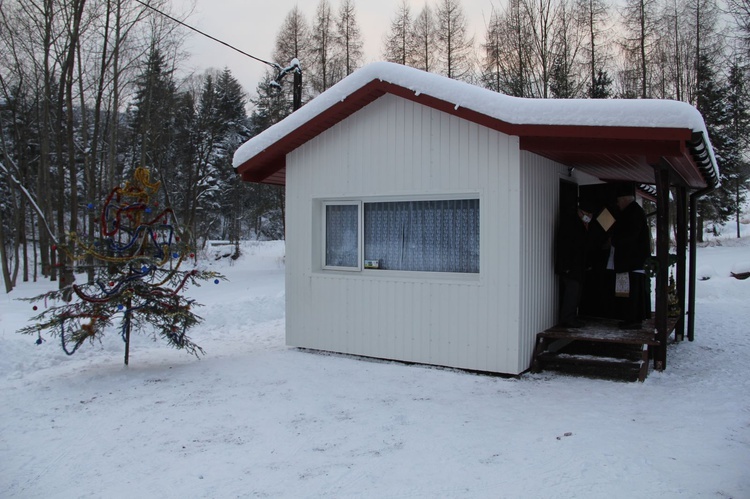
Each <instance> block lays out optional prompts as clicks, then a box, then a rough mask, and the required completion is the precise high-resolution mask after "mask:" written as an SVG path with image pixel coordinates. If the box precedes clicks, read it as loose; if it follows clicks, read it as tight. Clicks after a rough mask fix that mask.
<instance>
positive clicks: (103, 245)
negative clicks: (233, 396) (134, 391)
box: [19, 168, 224, 365]
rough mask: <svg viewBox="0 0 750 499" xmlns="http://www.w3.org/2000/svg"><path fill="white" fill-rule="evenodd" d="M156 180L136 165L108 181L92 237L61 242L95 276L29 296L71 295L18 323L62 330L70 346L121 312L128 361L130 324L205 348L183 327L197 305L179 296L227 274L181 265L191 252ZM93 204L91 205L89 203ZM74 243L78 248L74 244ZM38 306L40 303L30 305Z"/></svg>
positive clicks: (32, 329) (92, 336)
mask: <svg viewBox="0 0 750 499" xmlns="http://www.w3.org/2000/svg"><path fill="white" fill-rule="evenodd" d="M160 187H161V185H160V183H159V182H152V181H151V178H150V174H149V171H148V170H147V169H145V168H138V169H136V171H135V173H134V175H133V178H132V179H131V180H130V181H129V182H126V184H125V186H124V187H116V188H114V189H112V191H111V192H110V193H109V195H108V196H107V198H106V199H105V200H104V202H103V203H102V206H101V209H100V227H99V229H100V234H99V237H98V238H97V240H95V241H82V240H79V239H78V238H77V236H76V234H70V240H71V241H72V243H73V244H70V245H68V246H65V247H61V248H58V249H59V250H61V251H62V252H63V253H65V254H66V255H67V256H68V258H69V259H70V260H71V261H72V262H74V261H77V260H81V259H83V258H84V257H86V256H92V257H93V262H94V276H95V277H94V280H93V281H92V282H90V283H87V284H82V285H76V284H68V285H66V286H65V287H64V288H63V289H60V290H56V291H51V292H49V293H45V294H44V295H41V296H37V297H35V298H30V299H28V300H27V301H31V302H43V303H44V304H45V307H46V305H47V304H48V303H50V302H51V303H56V302H57V301H58V300H61V299H63V298H64V296H65V295H66V294H70V295H71V296H72V297H73V299H72V300H71V301H70V302H68V303H64V304H63V305H53V306H51V307H49V308H47V309H46V310H44V311H42V313H40V314H39V315H37V316H36V317H34V318H33V319H32V320H34V321H36V323H35V324H33V325H30V326H27V327H25V328H23V329H21V330H20V331H19V332H20V333H23V334H36V335H37V336H38V339H37V343H38V344H39V343H41V342H42V341H43V340H42V336H41V333H42V332H49V333H51V334H52V335H54V336H59V338H60V342H61V345H62V348H63V351H65V353H66V354H68V355H72V354H74V353H75V352H76V351H77V350H78V349H79V348H80V347H81V346H82V345H83V344H84V343H85V342H86V341H87V340H88V341H91V342H93V341H94V340H97V339H101V337H102V336H103V335H104V334H105V332H106V331H107V330H108V329H109V328H110V327H111V326H112V325H113V322H114V321H115V320H120V334H121V336H122V339H123V341H124V342H125V364H126V365H127V364H128V362H129V354H130V335H131V332H133V331H135V332H139V331H141V330H143V329H145V328H147V327H148V328H151V329H152V330H153V331H154V335H158V336H160V337H161V338H162V339H164V340H165V341H166V342H167V343H168V344H169V345H170V346H172V347H174V348H178V349H184V350H185V351H187V352H188V353H191V354H193V355H196V356H198V355H199V354H202V353H204V352H203V349H202V348H201V347H200V346H198V345H196V344H195V343H193V341H192V340H191V339H190V338H189V337H188V336H187V331H188V330H189V329H190V328H192V327H193V326H195V325H197V324H198V323H200V322H201V321H202V319H201V318H200V317H199V316H197V315H195V313H194V312H193V309H194V308H195V307H196V306H198V304H197V303H195V302H194V301H193V300H190V299H188V298H186V297H185V296H183V294H182V293H183V292H184V290H185V289H186V287H187V286H188V285H189V284H193V285H200V284H199V282H200V281H205V280H209V279H211V280H213V281H214V282H215V283H216V284H218V283H219V282H220V280H221V279H224V277H223V276H222V275H220V274H217V273H215V272H208V271H201V270H198V269H195V268H194V269H191V270H185V269H183V266H184V265H186V262H187V261H188V260H190V259H194V257H195V255H194V254H192V253H191V251H192V250H191V249H190V248H189V247H188V246H187V245H186V244H185V242H184V239H183V238H181V237H180V234H181V231H180V228H179V227H178V226H176V225H175V223H174V216H173V213H172V210H170V209H169V208H164V207H163V206H164V205H163V204H162V203H161V202H160V201H159V196H158V193H159V190H160ZM89 208H90V209H93V208H95V207H94V206H93V204H91V205H90V206H89ZM74 251H75V252H74ZM34 309H35V310H36V309H37V306H34Z"/></svg>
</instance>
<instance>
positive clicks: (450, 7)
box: [435, 0, 474, 80]
mask: <svg viewBox="0 0 750 499" xmlns="http://www.w3.org/2000/svg"><path fill="white" fill-rule="evenodd" d="M435 17H436V19H437V31H436V38H435V40H436V42H437V43H436V49H437V58H438V61H439V63H440V71H441V72H442V74H444V75H445V76H447V77H448V78H453V79H456V80H470V79H471V78H472V77H473V72H474V64H473V59H472V58H473V53H474V38H473V37H470V36H469V35H468V33H467V27H466V17H465V16H464V11H463V7H462V6H461V2H460V0H441V1H440V3H439V4H438V8H437V11H436V16H435Z"/></svg>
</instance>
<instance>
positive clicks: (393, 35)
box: [383, 0, 413, 66]
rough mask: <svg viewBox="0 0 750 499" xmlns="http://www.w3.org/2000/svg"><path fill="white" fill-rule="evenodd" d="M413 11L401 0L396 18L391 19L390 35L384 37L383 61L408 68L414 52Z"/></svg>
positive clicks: (405, 1)
mask: <svg viewBox="0 0 750 499" xmlns="http://www.w3.org/2000/svg"><path fill="white" fill-rule="evenodd" d="M412 22H413V21H412V18H411V9H410V7H409V3H408V2H407V0H401V3H400V4H399V6H398V10H397V11H396V14H395V16H394V17H393V19H391V26H390V28H389V30H388V33H386V35H385V36H384V37H383V59H385V60H386V61H389V62H396V63H398V64H402V65H404V66H406V65H407V64H408V63H409V60H410V59H411V56H410V54H411V53H412V52H413V49H412V45H413V40H412V38H411V37H410V36H409V34H410V32H411V30H412Z"/></svg>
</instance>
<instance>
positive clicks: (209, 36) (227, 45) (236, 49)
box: [135, 0, 282, 71]
mask: <svg viewBox="0 0 750 499" xmlns="http://www.w3.org/2000/svg"><path fill="white" fill-rule="evenodd" d="M135 1H136V2H138V3H139V4H141V5H143V6H144V7H146V8H147V9H151V10H153V11H154V12H156V13H158V14H161V15H162V16H164V17H166V18H167V19H170V20H172V21H174V22H176V23H177V24H179V25H181V26H185V27H186V28H188V29H191V30H193V31H195V32H196V33H198V34H199V35H202V36H205V37H206V38H210V39H211V40H213V41H215V42H218V43H221V44H222V45H224V46H226V47H229V48H230V49H232V50H234V51H237V52H239V53H240V54H242V55H244V56H247V57H249V58H251V59H255V60H256V61H258V62H262V63H263V64H268V65H269V66H271V67H272V68H274V69H275V70H277V71H279V70H281V69H282V68H281V66H279V65H278V64H276V63H273V62H268V61H264V60H263V59H261V58H260V57H255V56H254V55H252V54H248V53H247V52H245V51H243V50H240V49H238V48H237V47H234V46H232V45H230V44H228V43H227V42H225V41H223V40H219V39H218V38H216V37H215V36H211V35H209V34H208V33H204V32H203V31H201V30H199V29H198V28H194V27H192V26H190V25H189V24H187V23H185V22H183V21H180V20H179V19H176V18H174V17H172V16H170V15H169V14H167V13H166V12H163V11H161V10H159V9H157V8H156V7H154V6H152V5H149V4H147V3H145V2H142V1H141V0H135Z"/></svg>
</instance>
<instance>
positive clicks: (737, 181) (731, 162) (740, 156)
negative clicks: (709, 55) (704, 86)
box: [722, 60, 750, 238]
mask: <svg viewBox="0 0 750 499" xmlns="http://www.w3.org/2000/svg"><path fill="white" fill-rule="evenodd" d="M746 71H747V70H746V69H745V68H743V67H742V66H741V65H740V64H739V62H738V61H737V60H735V61H734V63H733V64H732V66H731V67H730V68H729V77H728V78H727V97H726V109H727V115H728V117H727V118H728V119H727V129H726V136H727V144H726V150H725V152H724V155H723V156H724V162H723V172H722V173H723V174H724V175H723V176H724V180H723V182H726V184H727V185H726V186H724V188H725V189H726V190H727V191H728V195H729V196H730V197H733V203H732V205H733V207H734V213H733V215H734V220H735V226H736V229H737V237H738V238H739V237H741V236H742V234H741V230H740V228H741V225H740V218H741V216H742V206H743V205H744V203H745V200H746V199H747V191H748V189H749V188H750V160H749V159H748V156H749V155H748V153H749V152H750V88H749V87H748V84H747V73H746Z"/></svg>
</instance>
